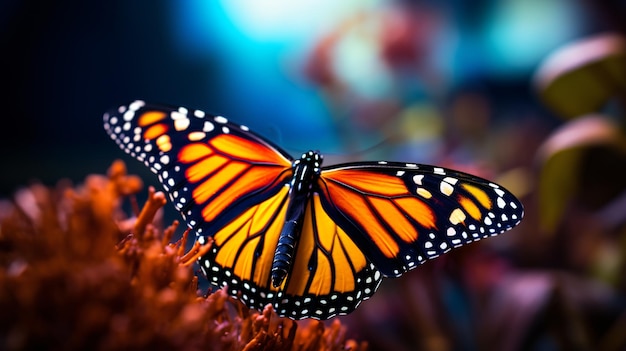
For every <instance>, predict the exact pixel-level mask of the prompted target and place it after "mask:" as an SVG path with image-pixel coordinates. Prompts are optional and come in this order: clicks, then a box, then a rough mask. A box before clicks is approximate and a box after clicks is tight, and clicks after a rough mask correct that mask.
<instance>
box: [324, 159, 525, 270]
mask: <svg viewBox="0 0 626 351" xmlns="http://www.w3.org/2000/svg"><path fill="white" fill-rule="evenodd" d="M319 188H320V193H321V194H322V204H323V206H324V208H326V209H327V211H328V213H329V214H330V216H331V218H332V219H333V220H334V221H336V222H337V223H338V224H339V225H340V226H342V227H343V228H344V230H345V231H346V232H347V233H348V235H350V237H351V238H352V239H353V240H354V241H355V242H356V243H357V244H358V245H359V247H360V248H361V250H363V252H365V254H366V255H367V256H368V257H369V258H370V259H371V260H372V262H373V263H374V265H375V266H376V267H377V268H378V269H379V270H380V271H381V272H382V273H383V274H384V275H385V276H399V275H401V274H402V273H404V272H406V271H408V270H410V269H413V268H415V267H416V266H417V265H419V264H421V263H423V262H424V261H425V260H427V259H431V258H435V257H437V256H439V255H441V254H442V253H445V252H447V251H449V250H450V249H451V248H453V247H459V246H461V245H464V244H467V243H470V242H473V241H476V240H479V239H481V238H484V237H487V236H493V235H497V234H500V233H502V232H504V231H506V230H508V229H510V228H512V227H514V226H515V225H517V224H518V223H519V221H520V220H521V218H522V216H523V207H522V204H521V203H520V202H519V200H517V199H516V198H515V197H514V196H513V195H512V194H511V193H510V192H509V191H507V190H506V189H504V188H503V187H501V186H499V185H497V184H494V183H491V182H489V181H487V180H485V179H482V178H478V177H475V176H471V175H469V174H466V173H462V172H458V171H453V170H449V169H445V168H441V167H433V166H428V165H419V164H404V163H395V162H378V163H376V162H368V163H358V164H344V165H337V166H331V167H327V168H325V169H324V171H323V172H322V174H321V177H320V180H319Z"/></svg>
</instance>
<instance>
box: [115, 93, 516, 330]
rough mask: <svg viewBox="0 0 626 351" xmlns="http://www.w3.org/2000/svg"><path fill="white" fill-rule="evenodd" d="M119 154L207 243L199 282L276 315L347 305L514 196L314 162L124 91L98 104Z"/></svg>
mask: <svg viewBox="0 0 626 351" xmlns="http://www.w3.org/2000/svg"><path fill="white" fill-rule="evenodd" d="M104 128H105V130H106V131H107V133H108V134H109V135H110V137H111V139H113V140H114V141H115V142H116V143H117V144H118V145H119V146H120V147H121V148H122V149H123V150H124V151H125V152H126V153H128V154H130V155H131V156H132V157H134V158H136V159H137V160H139V161H141V162H143V163H144V164H145V165H146V166H147V167H149V168H150V170H152V172H154V173H156V174H157V175H158V179H159V181H160V182H161V183H162V185H163V188H164V189H165V190H166V191H167V193H168V194H169V198H170V199H171V201H172V202H173V204H174V206H175V207H176V209H177V210H178V211H179V212H180V214H181V215H182V216H183V218H184V219H185V220H186V222H187V225H188V226H189V227H190V228H191V229H193V230H194V231H195V232H196V236H197V240H198V241H199V242H200V243H201V244H204V243H205V242H206V238H207V237H208V236H211V237H212V238H213V240H214V242H213V245H212V248H211V250H210V251H209V252H208V253H207V254H205V255H204V256H202V257H201V258H200V259H199V265H200V267H201V270H202V271H203V273H204V274H205V275H206V276H207V277H208V278H209V280H210V282H211V283H212V284H213V285H215V286H218V287H222V286H227V289H228V291H229V293H230V294H231V295H232V296H234V297H237V298H239V299H241V300H242V301H243V302H244V303H245V304H246V305H248V306H249V307H252V308H256V309H263V307H264V306H265V305H267V304H272V305H273V307H274V309H275V310H276V312H277V313H278V314H279V315H281V316H287V317H290V318H293V319H303V318H316V319H328V318H331V317H333V316H335V315H343V314H348V313H350V312H352V311H353V310H354V309H356V308H357V306H358V305H359V304H360V303H361V301H363V300H366V299H368V298H369V297H371V296H372V295H373V294H374V292H375V291H376V289H377V288H378V286H379V284H380V282H381V280H382V278H383V277H398V276H400V275H402V274H403V273H404V272H406V271H408V270H411V269H413V268H415V267H416V266H418V265H419V264H421V263H423V262H424V261H426V260H428V259H432V258H435V257H437V256H439V255H441V254H442V253H445V252H447V251H449V250H450V249H451V248H453V247H458V246H461V245H464V244H467V243H470V242H473V241H476V240H479V239H481V238H484V237H488V236H493V235H497V234H500V233H502V232H504V231H506V230H508V229H511V228H512V227H514V226H516V225H517V224H518V223H519V222H520V220H521V219H522V216H523V207H522V204H521V203H520V202H519V200H518V199H516V198H515V197H514V196H513V195H512V194H511V193H510V192H508V191H507V190H506V189H504V188H503V187H501V186H499V185H497V184H494V183H491V182H489V181H487V180H485V179H481V178H478V177H475V176H472V175H469V174H466V173H462V172H458V171H453V170H450V169H445V168H441V167H435V166H427V165H421V164H414V163H397V162H361V163H346V164H340V165H335V166H329V167H322V155H320V154H319V153H318V152H315V151H309V152H306V153H304V154H302V156H301V157H300V158H298V159H293V158H292V157H291V156H289V154H288V153H287V152H285V151H283V150H282V149H280V148H279V147H278V146H276V145H274V144H273V143H271V142H270V141H268V140H266V139H264V138H262V137H261V136H259V135H257V134H254V133H253V132H251V131H250V130H249V129H248V127H246V126H244V125H239V124H234V123H232V122H230V121H228V120H227V119H226V118H224V117H222V116H213V115H209V114H206V113H204V112H203V111H200V110H190V109H187V108H184V107H180V108H170V107H164V106H157V105H150V104H147V103H145V102H143V101H139V100H138V101H134V102H132V103H130V104H128V105H123V106H120V107H119V108H117V109H115V110H112V111H110V112H108V113H106V114H105V115H104Z"/></svg>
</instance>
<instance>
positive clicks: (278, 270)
mask: <svg viewBox="0 0 626 351" xmlns="http://www.w3.org/2000/svg"><path fill="white" fill-rule="evenodd" d="M321 166H322V155H320V154H319V153H318V152H315V151H309V152H307V153H305V154H302V156H301V157H300V158H299V159H297V160H295V161H294V162H293V164H292V168H293V176H292V178H291V182H290V184H289V186H290V188H289V205H288V207H287V213H286V216H285V224H284V225H283V229H282V231H281V233H280V236H279V238H278V245H276V251H275V252H274V260H273V262H272V285H273V286H274V287H279V286H280V285H281V284H282V283H283V281H284V280H285V277H286V276H287V274H288V273H289V272H290V270H291V265H292V263H293V256H294V254H295V252H296V246H297V244H298V238H299V237H300V232H301V230H302V223H303V222H304V213H305V211H306V205H307V203H308V200H309V197H310V196H311V193H312V190H313V186H314V184H316V180H317V178H318V177H319V175H320V172H321Z"/></svg>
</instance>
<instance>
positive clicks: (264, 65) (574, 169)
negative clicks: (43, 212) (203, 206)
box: [0, 0, 626, 350]
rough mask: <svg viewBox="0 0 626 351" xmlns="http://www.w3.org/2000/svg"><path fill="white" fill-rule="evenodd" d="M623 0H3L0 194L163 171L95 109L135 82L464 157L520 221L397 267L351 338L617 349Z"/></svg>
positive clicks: (148, 90)
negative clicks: (90, 177)
mask: <svg viewBox="0 0 626 351" xmlns="http://www.w3.org/2000/svg"><path fill="white" fill-rule="evenodd" d="M625 13H626V3H625V2H624V1H619V0H601V1H585V0H576V1H566V0H553V1H540V0H504V1H494V0H481V1H459V0H447V1H417V0H415V1H409V0H406V1H392V0H365V1H363V0H360V1H357V0H346V1H343V2H337V1H330V0H317V1H310V0H301V1H286V0H257V1H244V0H230V1H227V0H215V1H198V0H187V1H159V2H149V1H134V2H130V1H107V2H102V3H91V2H81V1H65V2H62V3H58V2H50V1H17V0H4V1H2V2H1V3H0V48H2V53H1V54H0V60H1V65H0V70H1V72H2V75H1V77H2V80H1V82H2V85H3V87H4V89H3V93H2V94H0V99H1V102H2V104H1V106H2V112H1V113H0V115H1V116H2V119H1V120H2V124H1V125H0V155H1V160H2V163H1V165H2V166H1V167H0V169H1V172H0V197H10V196H11V194H12V193H13V192H14V191H15V190H16V189H17V188H18V186H23V185H26V184H29V183H30V182H32V181H35V180H38V181H42V182H44V183H45V184H49V185H53V184H55V182H57V181H58V180H59V179H62V178H69V179H71V180H73V181H76V182H78V181H80V180H81V179H83V178H84V177H85V176H86V175H87V174H90V173H103V172H105V171H106V169H107V168H108V166H109V165H110V164H111V162H112V161H113V160H114V159H116V158H123V159H125V160H127V164H128V166H129V168H130V172H131V173H134V174H140V175H142V178H143V179H144V181H145V182H146V183H148V184H154V185H156V184H157V182H156V178H155V177H154V176H153V175H152V174H150V173H149V172H148V171H147V170H145V169H144V167H143V166H142V165H141V164H139V163H138V162H135V161H134V160H131V159H130V158H128V157H126V156H125V155H123V154H122V152H121V151H120V150H119V149H118V148H117V146H115V144H114V143H112V142H111V141H110V140H109V139H108V137H107V136H106V135H105V133H104V130H103V128H102V114H103V112H104V111H106V110H107V109H109V108H111V107H113V106H117V105H119V104H122V103H125V102H128V101H130V100H133V99H144V100H146V101H151V102H155V103H165V104H173V105H182V106H187V107H190V108H198V109H203V110H205V111H209V112H213V113H216V114H221V115H224V116H227V117H229V118H230V119H232V120H235V121H237V122H239V123H242V124H246V125H248V126H249V127H251V129H253V130H255V131H257V132H258V133H260V134H262V135H264V136H266V137H268V138H269V139H271V140H273V141H275V142H276V143H277V144H279V145H281V146H282V147H283V148H285V149H286V150H288V151H290V152H292V153H294V154H297V153H300V152H303V151H306V150H309V149H319V150H321V151H322V152H323V153H324V154H325V162H326V163H327V164H329V163H334V162H345V161H358V160H381V159H385V160H388V161H393V160H397V161H405V162H417V163H428V164H438V165H441V166H445V167H450V168H455V169H459V170H463V171H466V172H470V173H474V174H477V175H479V176H482V177H486V178H489V179H493V180H494V181H496V182H498V183H501V184H502V185H504V186H505V187H507V188H509V189H510V190H511V191H513V193H515V194H516V195H517V196H518V197H519V198H520V199H522V201H523V202H524V204H525V207H526V218H525V220H524V221H523V223H522V224H521V225H520V226H519V227H518V228H516V229H514V230H513V231H511V232H510V233H506V234H504V235H502V236H500V237H498V238H494V239H489V240H485V241H481V242H480V243H478V244H473V245H470V246H468V247H465V248H462V249H459V250H456V251H454V252H452V253H450V254H448V255H446V256H444V257H442V258H439V259H437V260H435V261H433V262H429V263H427V264H425V265H424V266H423V267H421V268H420V269H417V270H415V271H412V272H410V273H408V274H406V277H404V278H402V279H393V280H392V279H389V280H386V281H385V283H383V284H382V287H381V289H380V292H379V293H378V294H377V295H375V296H374V298H372V299H371V300H370V301H367V302H365V303H364V304H363V306H362V307H360V308H359V309H358V310H357V311H356V312H355V313H354V314H352V315H350V316H347V317H342V321H344V322H345V323H346V324H347V326H348V328H349V333H350V335H351V336H352V337H355V338H357V339H361V340H368V342H369V344H370V348H371V349H374V350H377V349H381V350H382V349H391V348H392V347H393V349H395V350H414V349H423V350H492V349H493V350H524V349H532V350H560V349H569V350H587V349H602V350H619V349H624V348H626V336H624V335H623V330H626V313H624V310H625V307H626V300H625V297H626V284H625V283H626V279H625V274H624V273H625V272H626V270H625V267H626V260H625V257H626V256H625V255H626V231H625V227H624V223H626V193H625V192H624V190H626V181H624V180H625V179H626V178H625V177H626V137H625V136H624V126H625V123H624V122H625V120H624V106H625V105H624V103H625V102H626V73H625V72H626V54H625V50H626V49H625V47H626V45H625V44H624V35H625V33H626V18H624V17H625V16H624V14H625ZM157 188H158V187H157ZM169 212H170V214H169V215H170V216H171V218H176V214H175V213H174V210H173V208H170V209H169Z"/></svg>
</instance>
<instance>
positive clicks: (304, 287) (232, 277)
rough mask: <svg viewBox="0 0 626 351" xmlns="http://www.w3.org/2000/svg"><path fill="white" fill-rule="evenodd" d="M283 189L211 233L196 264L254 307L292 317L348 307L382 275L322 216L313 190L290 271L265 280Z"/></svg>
mask: <svg viewBox="0 0 626 351" xmlns="http://www.w3.org/2000/svg"><path fill="white" fill-rule="evenodd" d="M287 193H288V187H287V186H285V187H284V188H283V189H282V190H281V191H280V192H279V193H277V194H276V195H274V196H273V197H270V198H268V199H267V200H265V201H264V202H262V203H260V204H258V205H256V206H253V207H251V208H250V209H248V210H247V211H246V212H244V213H242V214H241V215H240V216H239V217H238V218H237V219H235V220H234V221H232V222H231V223H229V224H227V225H226V226H224V227H223V228H222V229H220V230H219V231H218V232H217V233H215V235H214V236H213V239H214V242H213V246H212V248H211V251H210V252H209V253H208V254H206V255H205V256H203V257H202V258H201V259H200V266H201V269H202V270H203V271H204V272H205V274H206V275H207V277H209V279H210V280H211V283H213V284H214V285H218V286H227V289H228V291H229V294H230V295H232V296H237V297H239V298H241V299H242V300H243V301H244V302H245V303H246V304H247V305H248V306H250V307H253V308H256V309H259V310H261V309H263V307H265V306H266V305H267V304H271V305H273V306H274V308H275V310H276V312H277V313H278V314H279V315H281V316H288V317H290V318H293V319H303V318H311V317H312V318H317V319H328V318H331V317H332V316H335V315H339V314H347V313H350V312H352V311H353V310H354V309H356V307H357V306H358V305H359V304H360V303H361V301H363V300H365V299H367V298H369V297H370V296H371V295H372V294H374V292H375V291H376V289H377V288H378V285H379V284H380V282H381V279H382V275H381V274H380V272H379V271H378V270H377V269H376V268H375V267H374V266H373V265H372V263H371V262H370V261H369V260H368V259H367V258H366V257H365V256H364V254H363V253H362V252H361V250H360V249H359V248H358V247H357V246H356V244H355V243H354V242H353V241H352V239H351V238H350V237H349V236H348V235H347V234H346V233H345V232H344V231H343V230H342V229H341V228H340V227H339V226H337V224H336V223H335V222H334V221H333V220H331V219H330V217H328V215H327V214H326V212H325V211H324V210H323V208H322V206H321V203H320V200H319V195H313V198H312V200H311V201H310V202H309V203H308V205H307V208H306V213H305V217H304V225H303V228H302V233H301V235H300V238H299V241H298V244H297V249H296V250H297V251H296V255H295V256H294V261H293V266H292V269H291V272H290V274H289V275H288V277H287V279H286V280H285V281H284V282H283V285H282V286H280V287H277V288H276V287H273V286H272V285H271V279H270V269H271V266H272V259H273V255H274V250H275V249H276V245H277V243H278V236H279V234H280V229H281V228H282V225H283V224H284V222H283V221H284V215H285V211H286V208H287V205H288V202H289V198H288V196H287ZM200 242H201V243H203V242H204V238H203V237H201V239H200Z"/></svg>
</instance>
